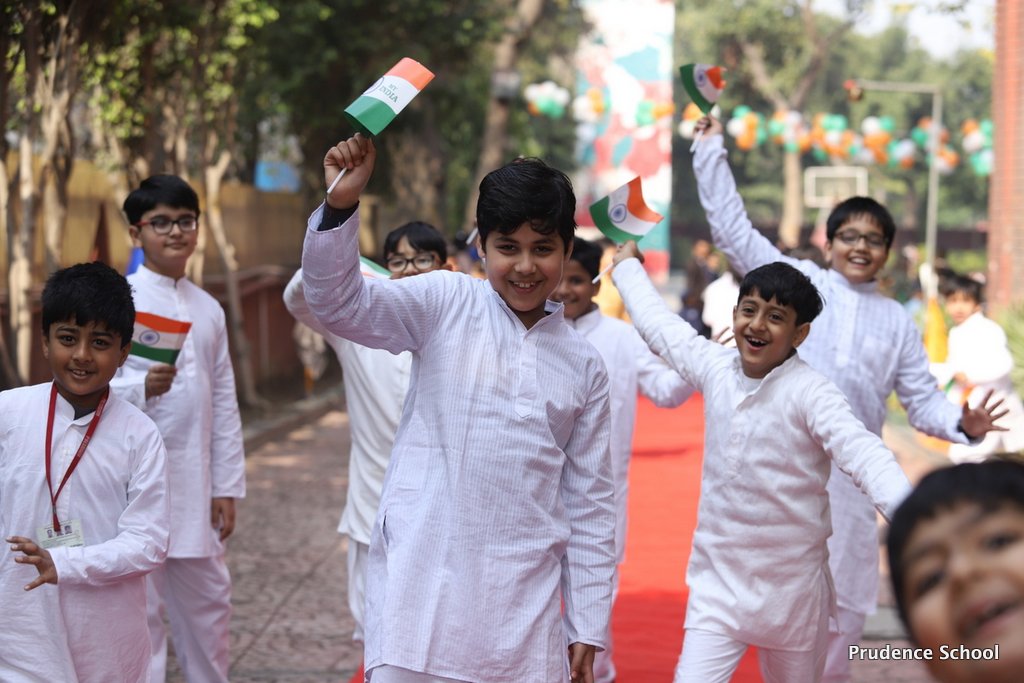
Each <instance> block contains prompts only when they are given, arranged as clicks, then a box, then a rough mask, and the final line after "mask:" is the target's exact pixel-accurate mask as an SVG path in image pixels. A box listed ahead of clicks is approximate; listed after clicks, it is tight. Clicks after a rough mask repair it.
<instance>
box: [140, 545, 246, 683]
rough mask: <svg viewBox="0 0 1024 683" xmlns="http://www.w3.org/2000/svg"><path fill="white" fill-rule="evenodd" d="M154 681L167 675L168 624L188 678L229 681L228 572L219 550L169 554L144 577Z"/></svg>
mask: <svg viewBox="0 0 1024 683" xmlns="http://www.w3.org/2000/svg"><path fill="white" fill-rule="evenodd" d="M146 589H147V595H146V606H147V611H148V613H149V636H150V640H151V641H152V648H153V659H152V665H151V666H150V677H151V680H152V681H153V683H163V682H164V681H166V680H167V629H166V628H165V627H164V620H163V614H164V612H166V614H167V621H169V622H170V624H171V637H172V638H173V639H174V653H175V655H176V656H177V658H178V663H179V664H180V666H181V670H182V673H183V674H184V675H185V680H186V681H188V683H228V665H229V660H228V643H229V636H230V633H229V629H230V624H231V576H230V575H229V574H228V567H227V564H226V563H225V561H224V555H223V554H221V555H215V556H213V557H189V558H168V559H167V562H166V564H164V566H163V567H161V568H159V569H157V570H155V571H153V572H151V573H150V574H149V575H148V576H147V577H146Z"/></svg>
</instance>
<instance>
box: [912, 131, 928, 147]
mask: <svg viewBox="0 0 1024 683" xmlns="http://www.w3.org/2000/svg"><path fill="white" fill-rule="evenodd" d="M910 139H911V140H913V141H914V142H916V143H917V146H918V147H927V146H928V131H926V130H925V129H924V128H919V127H915V128H914V130H912V131H910Z"/></svg>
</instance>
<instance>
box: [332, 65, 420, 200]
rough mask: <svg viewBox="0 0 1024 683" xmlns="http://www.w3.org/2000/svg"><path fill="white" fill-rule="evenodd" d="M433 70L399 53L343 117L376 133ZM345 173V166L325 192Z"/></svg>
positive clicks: (366, 132) (365, 131) (363, 130)
mask: <svg viewBox="0 0 1024 683" xmlns="http://www.w3.org/2000/svg"><path fill="white" fill-rule="evenodd" d="M432 80H434V73H433V72H432V71H430V70H429V69H428V68H427V67H425V66H423V65H422V64H420V63H419V62H417V61H416V60H415V59H409V58H408V57H403V58H402V59H401V60H400V61H399V62H398V64H395V65H394V66H393V67H391V69H390V70H388V72H387V73H386V74H384V75H383V76H381V77H380V78H378V79H377V82H376V83H374V84H373V85H371V86H370V87H369V88H367V89H366V92H364V93H363V94H362V95H360V96H359V97H357V98H356V100H355V102H353V103H352V104H350V105H348V106H347V107H345V118H346V119H348V122H349V123H351V124H352V125H353V126H354V127H355V129H356V130H357V131H359V132H360V133H362V134H363V135H365V136H367V137H369V136H372V135H377V134H378V133H380V132H381V131H382V130H384V129H385V128H386V127H387V125H388V124H389V123H391V122H392V121H394V120H395V117H396V116H398V113H399V112H400V111H402V110H403V109H405V107H406V105H407V104H409V103H410V102H412V98H414V97H416V96H417V95H419V94H420V91H421V90H423V89H424V88H425V87H427V84H428V83H430V81H432ZM344 175H345V169H341V173H339V174H338V175H337V177H335V179H334V182H332V183H331V186H330V187H329V188H327V194H331V193H332V192H334V188H335V187H336V186H337V185H338V181H340V180H341V179H342V177H343V176H344Z"/></svg>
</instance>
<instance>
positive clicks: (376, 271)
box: [359, 256, 391, 280]
mask: <svg viewBox="0 0 1024 683" xmlns="http://www.w3.org/2000/svg"><path fill="white" fill-rule="evenodd" d="M359 272H360V273H362V274H363V277H370V278H375V279H377V280H381V279H383V280H387V279H389V278H390V277H391V272H390V271H389V270H388V269H387V268H381V267H380V266H378V265H377V264H376V263H374V262H373V261H371V260H370V259H368V258H366V257H365V256H360V257H359Z"/></svg>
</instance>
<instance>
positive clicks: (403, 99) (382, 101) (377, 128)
mask: <svg viewBox="0 0 1024 683" xmlns="http://www.w3.org/2000/svg"><path fill="white" fill-rule="evenodd" d="M433 78H434V74H433V73H432V72H431V71H430V70H429V69H427V68H426V67H425V66H423V65H422V64H420V63H419V62H417V61H416V60H414V59H409V58H408V57H404V58H403V59H402V60H401V61H399V62H398V64H395V65H394V66H393V67H391V69H390V70H389V71H388V72H387V73H386V74H384V75H383V76H381V77H380V78H379V79H377V82H376V83H374V84H373V85H371V86H370V87H369V88H367V90H366V92H364V93H363V94H362V95H360V96H359V97H358V98H356V100H355V102H353V103H352V104H350V105H348V107H346V108H345V118H347V119H348V121H349V123H351V124H352V125H353V126H355V128H356V130H358V131H359V132H360V133H362V134H363V135H367V136H370V135H377V134H378V133H380V132H381V131H382V130H384V128H386V127H387V125H388V124H389V123H391V122H392V121H394V120H395V117H396V116H398V113H399V112H400V111H402V110H403V109H405V107H406V105H407V104H409V102H411V101H412V98H414V97H416V96H417V95H419V94H420V91H421V90H423V88H425V87H427V84H428V83H430V81H431V80H433Z"/></svg>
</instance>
